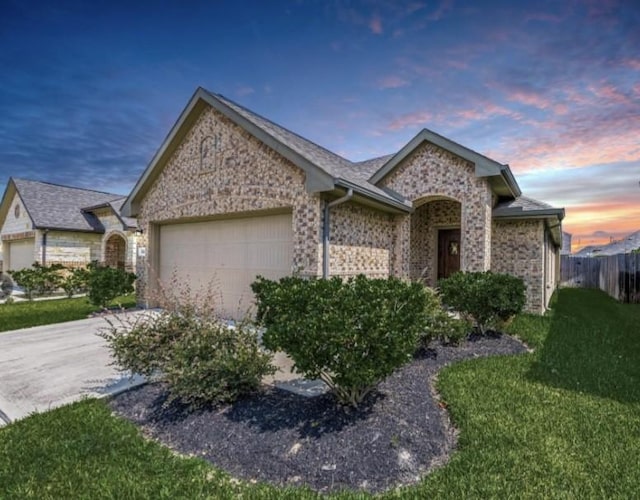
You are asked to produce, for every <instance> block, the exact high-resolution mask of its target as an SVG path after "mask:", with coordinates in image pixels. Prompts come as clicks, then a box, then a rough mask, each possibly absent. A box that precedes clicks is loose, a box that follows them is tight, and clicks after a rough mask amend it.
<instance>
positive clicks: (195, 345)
mask: <svg viewBox="0 0 640 500" xmlns="http://www.w3.org/2000/svg"><path fill="white" fill-rule="evenodd" d="M181 300H182V302H180V303H173V304H171V309H170V310H169V309H165V310H162V311H149V312H147V313H144V314H140V315H129V316H124V317H120V318H116V319H107V322H108V325H109V326H108V327H106V328H104V329H103V330H102V331H101V332H100V333H99V335H100V336H102V337H103V338H104V339H105V340H106V341H107V345H108V346H109V347H110V349H111V351H112V353H113V357H114V359H115V364H116V365H117V366H118V367H119V368H120V369H121V370H129V371H131V372H132V373H140V374H142V375H145V376H151V375H154V376H157V377H158V378H159V379H161V380H164V381H165V382H166V383H167V386H168V390H169V396H170V397H169V401H173V400H175V399H179V400H181V401H182V402H184V403H186V404H189V405H191V406H195V407H198V406H203V405H207V404H219V403H228V402H231V401H233V400H235V399H237V398H238V397H240V396H243V395H245V394H248V393H250V392H253V391H255V390H256V389H258V388H259V387H260V384H261V381H262V378H263V377H264V376H265V375H272V374H273V373H275V371H276V368H275V367H274V366H273V365H272V364H271V355H270V354H268V353H266V352H264V351H263V350H262V349H261V348H260V342H259V339H258V333H257V331H256V330H255V328H251V327H250V325H248V324H246V323H243V324H240V325H236V326H235V327H230V326H228V325H227V324H226V323H223V322H221V321H220V320H219V319H217V318H216V317H215V315H213V314H212V313H209V312H207V311H208V309H207V308H206V307H205V308H201V307H198V306H197V305H196V304H195V303H194V302H192V300H193V299H192V298H189V296H188V295H185V296H184V297H183V298H182V299H181Z"/></svg>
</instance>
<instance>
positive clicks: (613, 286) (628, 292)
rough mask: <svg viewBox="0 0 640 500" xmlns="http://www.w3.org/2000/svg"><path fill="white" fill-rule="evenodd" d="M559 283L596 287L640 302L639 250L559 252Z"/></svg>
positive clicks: (624, 298) (615, 295) (622, 299)
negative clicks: (602, 253)
mask: <svg viewBox="0 0 640 500" xmlns="http://www.w3.org/2000/svg"><path fill="white" fill-rule="evenodd" d="M560 286H574V287H581V288H599V289H600V290H603V291H605V292H607V293H608V294H609V295H611V297H613V298H614V299H616V300H619V301H621V302H628V303H634V304H640V254H638V253H636V254H618V255H608V256H602V257H573V256H571V255H563V256H562V258H561V261H560Z"/></svg>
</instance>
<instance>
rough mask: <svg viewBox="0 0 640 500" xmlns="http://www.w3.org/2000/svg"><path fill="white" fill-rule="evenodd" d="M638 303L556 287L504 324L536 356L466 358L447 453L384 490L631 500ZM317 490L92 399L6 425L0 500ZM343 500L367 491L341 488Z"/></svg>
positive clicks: (637, 430) (452, 376) (636, 444)
mask: <svg viewBox="0 0 640 500" xmlns="http://www.w3.org/2000/svg"><path fill="white" fill-rule="evenodd" d="M639 324H640V306H638V305H623V304H618V303H616V302H614V301H613V300H611V299H610V298H608V297H607V296H606V295H604V294H603V293H601V292H598V291H593V290H561V291H560V292H559V294H558V299H557V302H556V304H555V310H554V311H553V314H551V315H548V316H545V317H542V318H541V317H535V316H528V315H523V316H520V317H519V318H517V319H516V321H514V322H513V324H512V325H511V326H510V329H511V331H512V332H513V333H515V334H517V335H519V336H520V337H521V338H523V339H524V340H525V341H526V342H527V343H529V345H531V346H532V347H534V348H535V352H534V353H532V354H525V355H520V356H511V357H495V358H486V359H477V360H470V361H465V362H462V363H459V364H456V365H453V366H451V367H449V368H446V369H444V370H443V371H442V372H440V376H439V380H438V388H439V390H440V392H441V394H442V396H443V398H444V399H445V401H446V402H447V404H448V408H449V410H450V413H451V417H452V420H453V421H454V423H455V425H456V426H457V427H458V428H459V429H460V435H459V442H458V446H457V450H456V452H455V453H454V454H453V456H452V458H451V460H450V462H449V463H448V464H447V465H446V466H444V467H442V468H440V469H438V470H436V471H435V472H434V473H432V474H431V475H429V476H428V477H426V478H425V479H424V480H423V481H422V482H421V483H420V484H418V485H416V486H412V487H407V488H402V489H399V490H396V491H392V492H389V493H387V494H384V495H382V498H412V499H413V498H511V497H515V498H604V497H606V498H633V497H635V496H637V492H638V491H640V469H638V463H640V329H639V328H638V325H639ZM65 497H73V498H106V497H119V498H120V497H122V498H170V497H171V498H173V497H175V498H238V497H243V498H318V497H319V495H317V494H315V493H313V492H311V491H309V490H306V489H293V488H290V489H277V488H274V487H271V486H268V485H263V484H250V483H247V482H239V481H235V480H233V479H232V478H230V477H229V476H228V475H227V474H225V473H223V472H220V471H218V470H216V469H215V468H213V467H211V466H209V465H208V464H206V463H205V462H203V461H202V460H200V459H197V458H193V457H180V456H177V455H175V454H172V453H171V452H170V451H169V450H168V449H167V448H165V447H163V446H160V445H158V444H156V443H154V442H151V441H148V440H146V439H144V438H143V437H141V434H140V432H139V430H137V429H136V428H135V427H134V426H133V425H132V424H130V423H128V422H125V421H123V420H121V419H119V418H116V417H113V416H112V415H111V414H110V412H109V410H108V407H107V406H106V404H105V403H104V402H102V401H96V400H87V401H83V402H80V403H77V404H74V405H71V406H67V407H63V408H60V409H58V410H54V411H52V412H49V413H46V414H42V415H36V416H32V417H30V418H28V419H25V420H23V421H19V422H16V423H14V424H11V425H9V426H7V427H6V428H3V429H0V498H65ZM335 497H337V498H366V497H367V495H364V494H350V493H344V494H340V495H335Z"/></svg>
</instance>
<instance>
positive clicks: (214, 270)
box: [159, 214, 293, 319]
mask: <svg viewBox="0 0 640 500" xmlns="http://www.w3.org/2000/svg"><path fill="white" fill-rule="evenodd" d="M159 241H160V252H159V265H160V269H159V276H160V280H161V282H162V284H163V286H165V287H166V286H167V284H168V283H169V282H170V280H171V278H172V276H173V275H174V274H175V275H176V276H177V278H178V279H179V281H180V282H183V283H185V282H186V283H188V284H189V286H190V288H191V290H192V291H196V290H198V289H204V288H206V287H207V286H208V285H209V283H212V282H213V283H214V290H216V295H217V302H218V308H219V310H220V314H222V315H223V316H224V317H229V318H235V319H238V318H241V317H243V316H244V315H245V314H246V313H247V311H248V309H249V308H250V307H251V306H252V305H253V304H254V300H253V292H252V291H251V287H250V285H251V283H252V282H253V281H254V280H255V278H256V276H258V275H261V276H264V277H266V278H270V279H275V278H281V277H283V276H287V275H289V274H291V263H292V261H291V258H292V250H293V243H292V241H293V231H292V223H291V214H279V215H266V216H261V217H248V218H242V219H227V220H216V221H207V222H189V223H183V224H171V225H164V226H160V238H159Z"/></svg>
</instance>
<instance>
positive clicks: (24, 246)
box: [4, 238, 35, 271]
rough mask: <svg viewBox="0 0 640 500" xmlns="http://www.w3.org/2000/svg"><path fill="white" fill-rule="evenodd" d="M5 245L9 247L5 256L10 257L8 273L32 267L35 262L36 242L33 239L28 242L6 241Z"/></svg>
mask: <svg viewBox="0 0 640 500" xmlns="http://www.w3.org/2000/svg"><path fill="white" fill-rule="evenodd" d="M4 244H5V245H8V247H9V248H8V250H7V251H5V254H6V255H8V256H9V262H8V263H7V264H8V267H7V268H6V269H7V270H8V271H18V270H19V269H24V268H25V267H31V266H32V265H33V262H34V260H35V255H34V253H33V252H34V247H35V240H34V239H33V238H28V239H26V240H14V241H10V242H7V241H5V243H4Z"/></svg>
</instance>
